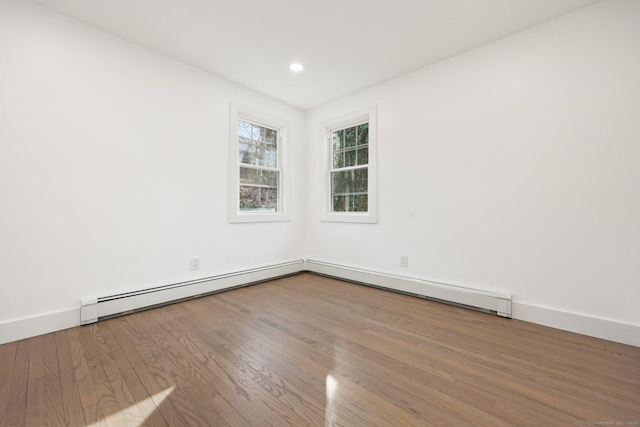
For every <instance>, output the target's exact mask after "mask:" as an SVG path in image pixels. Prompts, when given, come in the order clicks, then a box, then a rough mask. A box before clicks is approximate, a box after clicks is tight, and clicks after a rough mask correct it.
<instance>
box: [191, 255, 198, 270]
mask: <svg viewBox="0 0 640 427" xmlns="http://www.w3.org/2000/svg"><path fill="white" fill-rule="evenodd" d="M199 268H200V258H198V257H193V258H191V269H192V270H198V269H199Z"/></svg>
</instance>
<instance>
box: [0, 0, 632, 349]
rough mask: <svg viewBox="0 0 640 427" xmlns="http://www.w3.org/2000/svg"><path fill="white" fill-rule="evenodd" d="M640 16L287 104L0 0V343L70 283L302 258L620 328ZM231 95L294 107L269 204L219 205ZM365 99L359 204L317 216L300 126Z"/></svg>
mask: <svg viewBox="0 0 640 427" xmlns="http://www.w3.org/2000/svg"><path fill="white" fill-rule="evenodd" d="M639 21H640V2H638V1H635V0H610V1H606V2H604V3H601V4H599V5H597V6H595V7H592V8H589V9H586V10H583V11H581V12H578V13H576V14H573V15H570V16H567V17H564V18H561V19H559V20H556V21H554V22H551V23H548V24H545V25H543V26H540V27H537V28H534V29H532V30H530V31H527V32H525V33H522V34H520V35H517V36H515V37H512V38H510V39H507V40H503V41H500V42H498V43H495V44H493V45H490V46H487V47H485V48H482V49H479V50H475V51H472V52H470V53H467V54H465V55H463V56H460V57H457V58H454V59H452V60H450V61H447V62H445V63H441V64H439V65H437V66H434V67H431V68H428V69H425V70H422V71H420V72H417V73H414V74H411V75H408V76H405V77H404V78H401V79H398V80H395V81H392V82H389V83H386V84H384V85H381V86H378V87H375V88H372V89H370V90H367V91H364V92H361V93H358V94H355V95H353V96H350V97H347V98H345V99H342V100H340V101H337V102H334V103H331V104H329V105H326V106H323V107H321V108H318V109H315V110H313V111H311V112H309V113H308V114H307V115H306V116H305V113H303V112H301V111H299V110H297V109H294V108H291V107H289V106H286V105H283V104H282V103H279V102H277V101H274V100H272V99H269V98H267V97H264V96H262V95H259V94H256V93H254V92H251V91H249V90H247V89H244V88H241V87H239V86H235V85H232V84H230V83H227V82H225V81H222V80H220V79H216V78H215V77H212V76H210V75H208V74H206V73H203V72H200V71H198V70H196V69H193V68H190V67H187V66H184V65H182V64H180V63H177V62H175V61H172V60H170V59H167V58H165V57H162V56H159V55H157V54H154V53H152V52H149V51H147V50H144V49H142V48H140V47H138V46H135V45H132V44H129V43H127V42H124V41H122V40H119V39H117V38H114V37H111V36H108V35H105V34H103V33H100V32H98V31H95V30H93V29H90V28H88V27H85V26H83V25H80V24H76V23H74V22H72V21H69V20H66V19H64V18H61V17H59V16H57V15H55V14H52V13H50V12H48V11H46V10H45V9H41V8H39V7H37V6H34V5H32V4H31V3H29V2H24V1H20V0H1V1H0V150H1V151H0V204H1V206H0V341H2V338H3V337H2V334H3V331H6V330H7V328H5V329H3V326H6V325H9V326H11V327H13V326H15V325H16V324H20V325H27V326H29V325H31V326H33V328H34V330H36V329H38V328H40V330H42V328H43V327H44V326H47V327H49V328H53V329H55V328H57V327H64V326H65V325H72V324H77V322H78V321H79V318H78V317H79V310H78V308H79V300H80V298H83V297H87V296H102V295H110V294H114V293H117V292H124V291H131V290H135V289H142V288H147V287H150V286H158V285H163V284H169V283H175V282H180V281H185V280H191V279H198V278H201V277H207V276H213V275H217V274H222V273H226V272H233V271H238V270H242V269H246V268H252V267H259V266H263V265H269V264H274V263H279V262H286V261H291V260H295V259H299V258H301V257H309V258H312V259H316V260H321V261H328V262H335V263H338V264H343V265H350V266H353V267H360V268H364V269H369V270H374V271H379V272H386V273H391V274H398V275H403V276H409V277H416V278H421V279H426V280H435V281H440V282H444V283H450V284H456V285H463V286H470V287H474V288H481V289H486V290H504V291H510V292H513V294H514V317H519V318H524V319H527V320H533V321H537V322H539V323H545V322H547V320H545V317H544V316H547V315H548V316H550V318H551V317H553V318H554V319H556V320H557V321H556V320H553V321H548V322H547V323H549V324H553V325H554V326H559V327H566V325H567V324H569V323H571V322H575V321H576V320H577V321H578V322H579V323H580V324H581V325H585V324H588V323H589V320H590V319H591V320H594V322H595V323H594V322H591V323H593V324H594V326H593V329H597V328H599V327H601V326H602V323H599V322H598V319H607V320H610V321H611V324H614V327H617V326H619V325H623V326H624V325H627V326H631V327H632V329H631V331H632V332H631V333H634V332H635V333H636V334H637V330H638V329H637V328H638V326H640V314H639V313H638V310H637V307H636V306H637V301H638V300H639V299H640V290H639V283H640V220H639V219H638V218H640V198H639V197H638V188H639V184H640V168H639V167H638V166H637V165H638V163H639V162H638V160H640V143H639V141H640V118H639V117H640V79H639V78H638V76H640V26H638V25H637V23H638V22H639ZM420 42H423V41H420ZM424 42H426V41H424ZM230 101H232V102H236V103H239V104H243V105H246V106H249V107H251V108H254V109H260V110H263V111H265V112H268V113H270V114H273V115H278V116H281V117H284V118H288V119H290V120H291V121H292V141H291V142H292V144H291V153H290V158H291V159H292V160H294V163H295V166H294V167H293V169H292V170H291V172H292V176H291V181H290V182H291V184H292V186H293V188H292V197H291V201H292V205H291V213H292V217H291V218H292V219H291V221H290V222H288V223H268V224H229V223H228V219H227V200H228V199H227V197H228V195H227V188H228V165H227V159H228V151H227V150H228V120H229V108H228V107H229V102H230ZM371 104H377V105H378V120H379V162H378V166H379V168H378V184H379V193H378V197H379V204H378V218H379V221H378V224H375V225H370V224H342V223H324V222H320V214H321V211H320V206H321V204H320V201H321V199H320V198H321V197H322V195H321V194H320V189H321V183H320V181H319V177H321V176H322V175H323V171H322V170H320V169H319V168H320V166H321V164H322V163H321V162H320V161H318V159H319V156H321V153H322V149H321V144H322V142H321V141H319V140H318V134H319V124H320V122H322V121H323V120H325V119H329V118H331V117H335V116H338V115H341V114H342V113H345V112H349V111H352V110H358V109H360V108H362V107H364V106H367V105H371ZM305 129H306V130H305ZM305 159H306V160H307V166H308V167H307V168H306V169H305V165H304V163H305ZM307 233H308V234H307ZM307 242H308V244H307ZM400 254H407V255H409V257H410V259H409V268H406V269H404V268H401V267H399V256H400ZM192 256H199V257H200V258H201V269H200V270H198V271H191V270H190V268H189V259H190V257H192ZM546 309H549V310H546ZM545 310H546V311H545ZM47 313H53V314H52V315H51V316H47ZM58 313H63V314H64V315H62V316H58ZM572 313H573V314H578V315H582V316H581V317H580V316H578V317H575V316H574V317H571V316H572ZM565 314H568V315H569V317H566V316H565V317H564V318H563V316H564V315H565ZM29 318H31V319H32V321H30V320H23V321H21V319H29ZM33 319H35V320H33ZM61 319H62V321H61ZM558 319H559V320H558ZM49 320H51V321H52V322H53V323H52V324H51V325H44V326H43V324H44V323H46V322H48V321H49ZM585 320H587V321H585ZM55 322H58V323H55ZM554 322H555V323H554ZM607 325H608V324H607ZM605 326H606V325H605ZM580 327H582V326H579V327H577V328H574V329H575V330H578V331H580V330H581V329H580ZM45 329H46V328H45ZM569 329H571V328H569ZM583 332H587V333H591V332H592V330H583ZM594 335H598V334H597V333H594ZM613 335H615V333H614V334H611V333H610V331H604V332H603V333H601V334H600V336H605V337H608V336H613ZM635 339H636V342H637V337H636V338H635Z"/></svg>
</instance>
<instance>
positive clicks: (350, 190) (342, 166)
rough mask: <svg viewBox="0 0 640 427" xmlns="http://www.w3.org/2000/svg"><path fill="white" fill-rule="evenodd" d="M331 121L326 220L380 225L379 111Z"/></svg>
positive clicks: (329, 128) (370, 111)
mask: <svg viewBox="0 0 640 427" xmlns="http://www.w3.org/2000/svg"><path fill="white" fill-rule="evenodd" d="M347 117H348V118H342V119H337V120H334V121H331V122H330V124H329V125H327V126H325V127H324V128H325V132H326V135H327V145H328V150H327V151H328V164H329V166H328V176H327V181H328V182H327V183H326V186H327V193H328V197H327V203H326V206H327V208H326V213H325V215H324V218H323V219H324V220H325V221H342V222H369V223H373V222H376V209H375V208H376V204H375V203H376V185H375V184H376V179H375V153H376V139H377V138H376V132H375V129H376V114H375V108H369V109H367V110H366V111H364V112H360V113H355V114H351V115H349V116H347Z"/></svg>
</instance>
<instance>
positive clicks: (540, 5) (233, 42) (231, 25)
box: [32, 0, 600, 109]
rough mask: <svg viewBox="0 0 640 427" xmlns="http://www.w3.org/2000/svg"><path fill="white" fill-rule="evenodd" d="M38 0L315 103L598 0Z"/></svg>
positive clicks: (272, 91)
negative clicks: (297, 67) (296, 67)
mask: <svg viewBox="0 0 640 427" xmlns="http://www.w3.org/2000/svg"><path fill="white" fill-rule="evenodd" d="M32 1H33V2H35V3H38V4H40V5H42V6H45V7H47V8H50V9H52V10H54V11H57V12H59V13H61V14H64V15H67V16H69V17H71V18H74V19H76V20H78V21H81V22H84V23H86V24H88V25H91V26H93V27H97V28H99V29H101V30H103V31H105V32H108V33H111V34H113V35H116V36H118V37H121V38H123V39H126V40H129V41H131V42H133V43H137V44H139V45H141V46H144V47H146V48H148V49H151V50H154V51H156V52H159V53H161V54H164V55H166V56H169V57H172V58H175V59H177V60H179V61H181V62H184V63H187V64H190V65H192V66H194V67H197V68H200V69H202V70H205V71H207V72H210V73H211V74H215V75H217V76H220V77H222V78H224V79H227V80H230V81H233V82H236V83H239V84H241V85H243V86H246V87H249V88H251V89H254V90H257V91H259V92H262V93H264V94H266V95H269V96H271V97H274V98H276V99H280V100H282V101H284V102H286V103H289V104H291V105H293V106H296V107H299V108H302V109H310V108H313V107H315V106H318V105H321V104H323V103H325V102H328V101H331V100H334V99H337V98H340V97H342V96H344V95H347V94H350V93H353V92H356V91H359V90H361V89H365V88H367V87H370V86H373V85H376V84H378V83H382V82H384V81H386V80H390V79H393V78H395V77H398V76H401V75H403V74H406V73H409V72H411V71H415V70H418V69H420V68H423V67H426V66H429V65H431V64H434V63H436V62H439V61H442V60H445V59H447V58H451V57H452V56H455V55H458V54H460V53H463V52H465V51H468V50H471V49H474V48H476V47H479V46H482V45H484V44H487V43H490V42H493V41H495V40H498V39H500V38H503V37H507V36H509V35H512V34H514V33H517V32H519V31H522V30H525V29H527V28H530V27H532V26H534V25H537V24H540V23H542V22H545V21H548V20H550V19H553V18H556V17H558V16H561V15H564V14H566V13H569V12H572V11H574V10H577V9H580V8H582V7H585V6H588V5H591V4H593V3H597V2H598V1H600V0H106V1H105V0H32ZM294 61H297V62H300V63H302V64H304V66H305V69H304V70H303V71H302V72H301V73H298V74H295V73H293V72H291V71H290V70H289V68H288V67H289V64H290V63H291V62H294Z"/></svg>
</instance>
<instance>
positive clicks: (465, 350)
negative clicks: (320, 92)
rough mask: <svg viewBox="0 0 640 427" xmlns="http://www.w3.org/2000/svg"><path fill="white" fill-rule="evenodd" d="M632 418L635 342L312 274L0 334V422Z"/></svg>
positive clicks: (637, 371) (639, 402)
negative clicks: (50, 329) (3, 339)
mask: <svg viewBox="0 0 640 427" xmlns="http://www.w3.org/2000/svg"><path fill="white" fill-rule="evenodd" d="M639 421H640V348H637V347H632V346H627V345H623V344H617V343H613V342H609V341H604V340H599V339H595V338H590V337H586V336H582V335H577V334H572V333H568V332H563V331H559V330H555V329H551V328H546V327H542V326H538V325H534V324H530V323H525V322H520V321H517V320H509V319H503V318H500V317H496V316H491V315H488V314H484V313H479V312H475V311H471V310H466V309H463V308H458V307H453V306H448V305H444V304H439V303H436V302H431V301H426V300H423V299H419V298H414V297H409V296H405V295H400V294H395V293H391V292H387V291H383V290H379V289H374V288H368V287H365V286H360V285H355V284H350V283H345V282H341V281H338V280H333V279H329V278H325V277H320V276H315V275H311V274H300V275H296V276H291V277H286V278H283V279H278V280H275V281H272V282H268V283H263V284H259V285H254V286H250V287H246V288H241V289H236V290H232V291H228V292H224V293H220V294H217V295H211V296H208V297H204V298H200V299H196V300H192V301H188V302H184V303H180V304H174V305H171V306H167V307H163V308H158V309H154V310H149V311H145V312H141V313H136V314H132V315H128V316H124V317H120V318H116V319H112V320H108V321H103V322H100V323H97V324H93V325H90V326H84V327H78V328H73V329H68V330H65V331H60V332H56V333H52V334H48V335H43V336H39V337H35V338H30V339H25V340H21V341H18V342H13V343H9V344H5V345H2V346H0V425H2V426H45V425H51V426H62V425H73V426H81V425H96V426H98V425H100V426H102V425H105V426H140V425H148V426H183V425H184V426H207V425H209V426H216V427H217V426H287V425H291V426H328V425H335V426H427V425H436V426H448V425H451V426H464V425H486V426H543V425H544V426H584V425H607V426H610V425H624V426H633V425H636V426H637V425H639Z"/></svg>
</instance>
